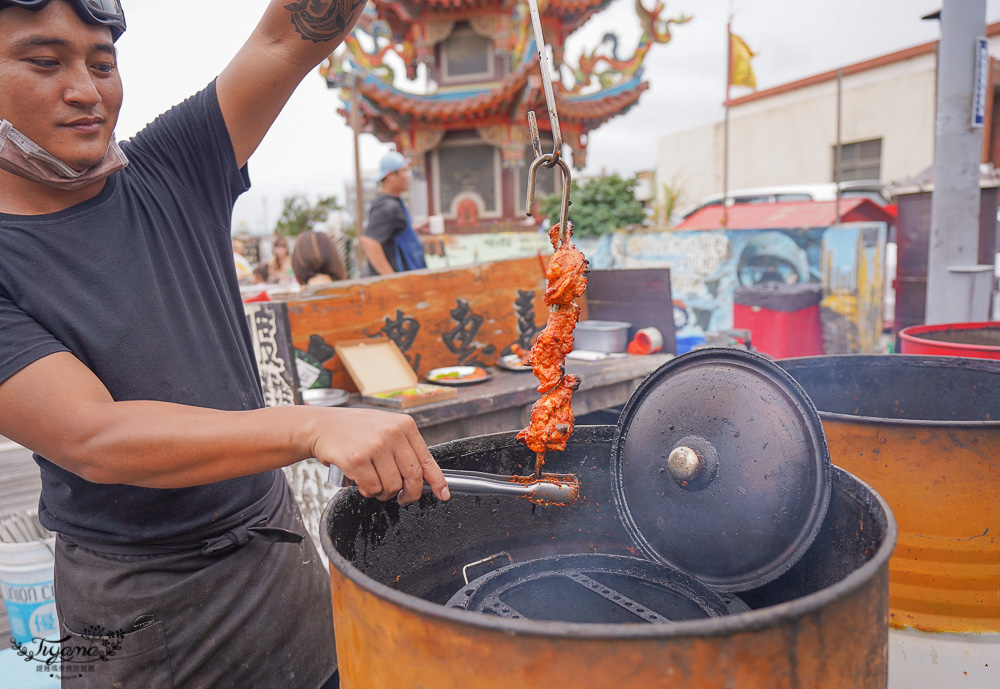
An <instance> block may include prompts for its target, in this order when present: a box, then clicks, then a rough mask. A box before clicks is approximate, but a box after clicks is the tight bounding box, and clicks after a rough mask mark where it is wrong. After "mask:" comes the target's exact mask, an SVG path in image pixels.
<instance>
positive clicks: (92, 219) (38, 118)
mask: <svg viewBox="0 0 1000 689" xmlns="http://www.w3.org/2000/svg"><path fill="white" fill-rule="evenodd" d="M182 4H186V5H189V7H185V8H184V10H185V11H189V12H191V13H192V16H194V15H196V12H197V7H196V6H195V5H194V3H190V2H189V3H182ZM304 5H305V3H292V4H289V3H287V0H273V1H272V2H270V3H269V5H268V7H267V9H266V10H265V13H264V16H263V18H262V19H261V22H260V24H259V25H258V26H257V28H256V29H255V31H254V32H253V34H252V35H251V36H250V38H249V39H248V41H247V42H246V44H245V45H244V46H243V48H242V49H241V50H240V52H239V53H238V54H237V55H236V57H235V58H234V59H233V60H232V62H231V63H230V64H229V65H228V66H227V67H226V68H225V69H224V70H223V72H222V73H221V74H220V75H219V76H218V78H217V79H216V80H214V81H213V82H212V83H211V84H209V85H208V86H207V87H206V88H205V89H204V90H203V91H201V92H200V93H198V94H197V95H195V96H193V97H192V98H190V99H188V100H187V101H185V102H184V103H182V104H181V105H178V106H177V107H175V108H173V109H171V110H170V111H169V112H167V113H165V114H163V115H161V116H160V117H159V118H157V119H156V120H155V121H154V122H153V123H152V124H150V125H149V126H148V127H147V128H146V129H144V130H143V131H142V132H140V133H138V134H137V135H136V136H135V137H134V138H133V139H132V140H130V141H126V142H122V144H121V146H120V147H119V145H118V144H117V143H115V142H114V138H113V132H114V127H115V123H116V122H117V118H118V112H119V109H120V107H121V102H122V86H121V80H120V77H119V74H118V66H117V62H116V54H115V49H114V41H116V40H117V39H118V37H119V36H120V35H121V34H122V33H123V32H124V30H125V22H124V17H123V16H122V14H121V8H120V6H119V5H118V2H117V0H50V1H46V0H0V409H2V410H3V411H2V413H0V435H4V436H6V437H8V438H10V439H12V440H14V441H16V442H19V443H20V444H22V445H24V446H25V447H28V448H30V449H31V450H33V451H34V453H35V459H36V461H37V463H38V465H39V470H40V473H41V478H42V494H41V499H40V502H39V518H40V519H41V521H42V523H43V524H44V525H45V526H47V527H49V528H50V529H52V530H53V531H56V532H57V534H58V535H57V539H56V552H55V589H56V605H57V610H58V613H59V618H60V625H61V631H60V638H61V640H62V643H63V646H64V648H63V650H64V652H68V653H75V654H78V653H80V652H82V651H83V650H85V648H89V647H94V644H95V643H98V642H100V643H103V642H104V641H106V642H107V644H109V645H108V646H107V647H108V648H112V647H113V648H115V649H116V651H115V653H114V654H113V655H109V656H108V657H107V662H99V663H95V664H94V667H93V671H92V672H87V673H85V675H84V676H83V677H82V678H74V679H72V680H68V679H66V680H64V681H66V682H70V683H69V684H67V686H72V687H74V688H77V687H81V688H82V687H90V686H119V685H120V686H136V687H143V688H144V689H155V688H156V687H166V686H212V687H251V686H255V687H279V686H280V687H304V688H306V689H314V688H315V687H319V686H321V685H324V682H327V680H328V678H330V677H331V674H332V673H334V671H335V667H336V661H335V652H334V650H333V648H332V632H333V630H332V621H331V619H330V616H331V608H330V597H329V580H328V575H327V574H326V573H325V572H324V570H323V568H322V566H321V565H320V563H319V558H318V553H317V552H316V550H315V546H314V545H313V544H312V542H311V541H310V539H308V538H305V539H304V540H303V537H302V532H303V528H302V520H301V516H300V515H299V513H298V509H297V508H296V506H295V503H294V500H293V499H292V496H291V493H290V490H289V488H288V485H287V482H285V480H284V476H283V474H282V472H281V471H280V467H282V466H285V465H287V464H291V463H293V462H296V461H299V460H301V459H305V458H308V457H315V458H317V459H319V460H320V461H321V462H323V463H324V464H327V465H336V466H338V467H339V468H340V469H341V470H343V472H344V473H345V475H346V476H347V477H349V478H351V479H353V480H354V481H355V482H356V483H357V484H358V487H359V490H360V491H361V493H362V494H364V495H367V496H372V497H378V498H379V499H382V500H388V499H391V498H397V496H398V498H397V499H398V500H399V501H400V502H401V503H407V502H412V501H414V500H416V499H417V498H418V497H419V496H420V494H421V493H422V486H423V483H424V482H425V481H426V482H427V483H429V484H430V485H431V486H432V487H433V489H434V492H435V493H436V494H437V495H438V497H440V498H442V499H447V497H448V494H447V486H446V484H445V482H444V477H443V476H442V475H441V472H440V470H439V469H438V467H437V465H436V463H435V462H434V460H433V458H432V457H431V455H430V453H429V452H428V450H427V446H426V444H425V443H424V441H423V439H422V438H421V437H420V434H419V432H418V431H417V428H416V425H415V424H414V423H413V421H412V419H411V418H410V417H408V416H406V415H401V414H391V413H386V412H378V411H374V410H362V409H349V408H322V407H308V406H297V407H279V408H272V409H268V408H262V407H263V398H262V394H261V391H260V387H259V382H258V377H257V370H256V363H255V359H254V355H253V350H252V343H251V340H250V333H249V328H248V324H247V321H246V318H245V316H244V314H243V310H242V302H241V299H240V293H239V287H238V285H237V280H236V270H235V266H234V263H233V260H232V246H231V234H230V220H231V214H232V208H233V204H234V203H235V201H236V199H237V197H238V196H239V195H240V194H241V193H243V192H244V191H245V190H246V189H247V188H248V185H249V177H248V174H247V170H246V167H245V166H246V163H247V161H248V159H249V157H250V155H251V154H252V153H253V151H254V150H255V149H256V147H257V146H258V144H259V143H260V141H261V139H262V138H263V136H264V135H265V133H266V132H267V130H268V128H269V127H270V125H271V124H272V123H273V121H274V119H275V117H276V116H277V115H278V113H279V112H280V110H281V108H282V107H283V106H284V104H285V102H286V101H287V99H288V97H289V96H290V95H291V93H292V91H293V90H294V89H295V87H296V85H297V84H298V83H299V81H301V79H302V78H303V77H304V76H305V75H306V74H307V73H309V72H310V71H311V70H312V69H313V68H314V67H315V65H316V64H318V63H319V62H320V61H321V60H323V59H325V58H326V57H327V56H328V55H329V54H330V53H331V52H332V50H333V49H334V48H335V47H336V46H337V45H338V44H339V42H340V41H341V40H343V38H344V37H345V36H346V34H347V33H348V32H349V31H350V29H351V27H353V26H354V23H355V22H356V21H357V19H358V16H359V15H360V13H361V11H362V9H363V7H364V4H363V3H355V4H347V3H344V4H338V3H336V2H334V0H327V1H322V0H317V2H311V3H308V7H304ZM102 630H103V631H102ZM94 636H99V637H100V636H106V637H107V639H98V640H97V641H95V640H94V638H93V637H94ZM100 643H98V645H100ZM67 647H68V648H67ZM102 647H103V646H102ZM72 657H75V656H72ZM324 686H332V685H324Z"/></svg>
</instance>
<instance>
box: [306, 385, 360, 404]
mask: <svg viewBox="0 0 1000 689" xmlns="http://www.w3.org/2000/svg"><path fill="white" fill-rule="evenodd" d="M301 392H302V401H303V402H304V403H305V404H308V405H309V406H311V407H339V406H340V405H342V404H344V403H345V402H347V400H348V398H350V396H351V395H350V393H348V392H347V390H341V389H339V388H310V389H308V390H302V391H301Z"/></svg>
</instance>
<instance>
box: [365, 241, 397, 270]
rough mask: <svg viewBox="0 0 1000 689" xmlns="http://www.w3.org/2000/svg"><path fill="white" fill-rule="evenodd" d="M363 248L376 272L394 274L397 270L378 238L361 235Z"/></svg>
mask: <svg viewBox="0 0 1000 689" xmlns="http://www.w3.org/2000/svg"><path fill="white" fill-rule="evenodd" d="M361 248H362V249H363V250H364V252H365V258H367V259H368V262H369V263H370V264H371V266H372V268H373V269H374V270H375V272H376V273H378V274H379V275H392V274H393V273H395V272H396V269H395V268H393V267H392V264H391V263H389V259H388V258H386V256H385V251H384V250H383V249H382V244H380V243H379V242H378V241H377V240H375V239H372V238H371V237H361Z"/></svg>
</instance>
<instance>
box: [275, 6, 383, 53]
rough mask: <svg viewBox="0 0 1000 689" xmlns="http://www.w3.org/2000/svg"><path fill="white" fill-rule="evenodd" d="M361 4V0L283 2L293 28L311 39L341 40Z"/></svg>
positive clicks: (356, 15) (359, 10) (360, 10)
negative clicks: (285, 3)
mask: <svg viewBox="0 0 1000 689" xmlns="http://www.w3.org/2000/svg"><path fill="white" fill-rule="evenodd" d="M364 8H365V0H296V2H292V3H289V4H287V5H285V9H286V10H288V11H289V12H290V13H291V15H292V25H293V26H295V30H296V31H298V32H299V34H300V35H301V36H302V38H303V39H307V40H310V41H313V42H314V43H324V42H327V41H337V42H340V41H342V40H344V38H346V37H347V35H348V34H349V33H350V32H351V29H353V28H354V24H355V22H356V21H357V19H358V16H359V15H360V14H361V12H362V11H363V10H364Z"/></svg>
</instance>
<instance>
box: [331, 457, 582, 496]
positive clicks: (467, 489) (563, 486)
mask: <svg viewBox="0 0 1000 689" xmlns="http://www.w3.org/2000/svg"><path fill="white" fill-rule="evenodd" d="M441 473H443V474H444V480H445V481H446V482H447V483H448V490H449V491H451V492H452V493H454V494H455V495H512V496H514V497H520V498H525V499H527V500H528V501H529V502H533V503H536V504H539V505H572V504H573V503H574V502H576V501H577V499H578V498H579V497H580V480H579V479H578V478H577V477H576V476H574V475H573V474H542V475H541V477H540V478H535V477H533V476H503V475H500V474H488V473H485V472H481V471H460V470H456V469H442V470H441ZM347 483H348V482H347V479H346V477H345V476H344V473H343V472H342V471H341V470H340V469H338V468H337V467H335V466H330V476H329V478H328V479H327V484H329V485H332V486H335V487H337V488H342V487H344V486H345V485H347ZM430 490H431V487H430V486H429V485H427V484H426V483H425V484H424V491H425V492H430Z"/></svg>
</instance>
